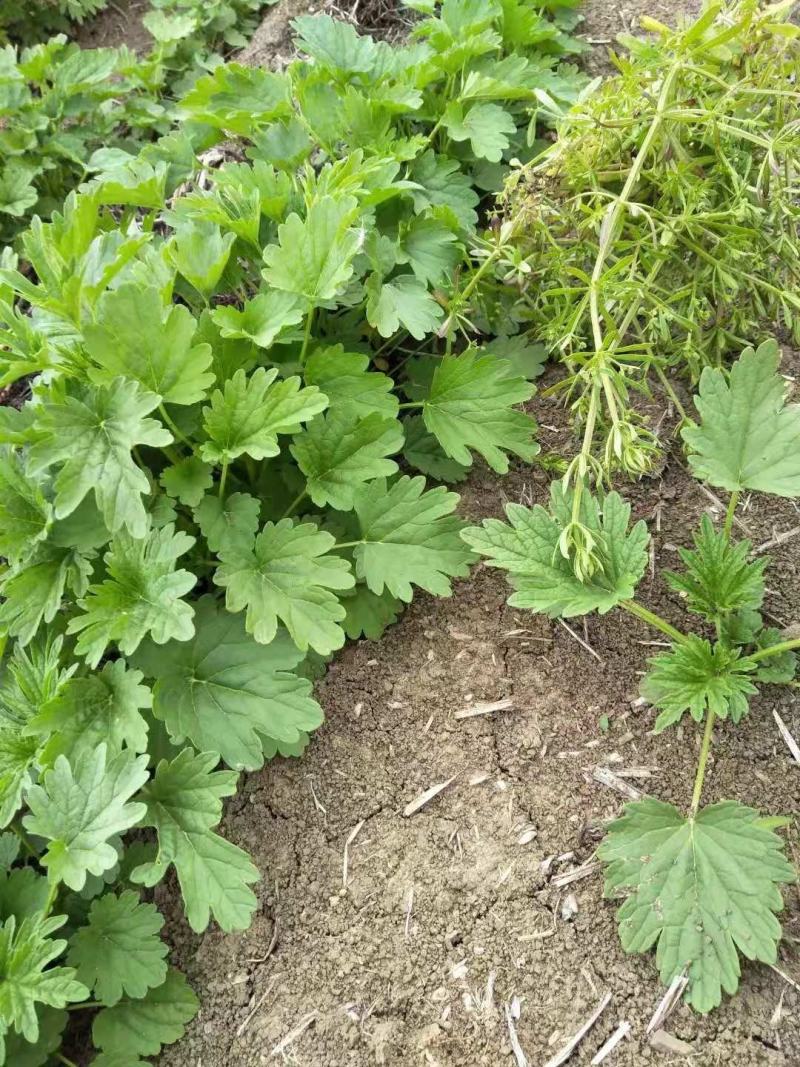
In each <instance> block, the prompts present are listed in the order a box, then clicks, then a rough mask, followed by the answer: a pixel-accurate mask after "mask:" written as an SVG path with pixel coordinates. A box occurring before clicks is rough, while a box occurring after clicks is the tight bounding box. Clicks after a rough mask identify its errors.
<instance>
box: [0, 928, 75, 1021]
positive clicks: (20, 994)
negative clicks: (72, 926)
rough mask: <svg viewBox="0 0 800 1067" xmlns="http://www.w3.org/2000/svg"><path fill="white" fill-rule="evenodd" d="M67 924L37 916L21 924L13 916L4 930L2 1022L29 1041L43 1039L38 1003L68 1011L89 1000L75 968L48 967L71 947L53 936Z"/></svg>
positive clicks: (0, 945) (0, 931)
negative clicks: (40, 1034)
mask: <svg viewBox="0 0 800 1067" xmlns="http://www.w3.org/2000/svg"><path fill="white" fill-rule="evenodd" d="M65 921H66V917H65V916H63V915H57V916H54V917H52V918H49V919H43V918H42V917H41V916H38V915H37V916H35V917H32V918H29V919H23V920H22V922H20V923H18V922H17V921H16V919H15V918H14V917H13V916H12V917H11V918H10V919H6V921H5V922H4V923H3V924H2V925H1V926H0V1020H2V1021H3V1023H4V1024H5V1025H4V1027H3V1029H4V1030H5V1029H8V1028H12V1027H13V1029H14V1030H16V1032H17V1033H18V1034H20V1035H21V1036H22V1037H23V1038H24V1039H25V1040H26V1041H30V1042H36V1041H38V1040H39V1020H38V1017H37V1012H36V1005H37V1004H45V1005H47V1006H49V1007H51V1008H64V1007H66V1005H67V1004H70V1003H74V1002H76V1001H80V1000H86V998H87V997H88V996H89V990H88V989H87V988H86V986H85V985H83V984H82V983H81V982H79V981H77V979H76V977H75V971H74V970H73V969H72V968H71V967H50V966H49V964H50V963H52V961H53V960H54V959H57V958H58V957H59V956H60V955H61V953H62V952H63V951H64V949H65V948H66V947H67V942H66V941H63V940H60V939H58V940H56V939H53V938H51V937H50V934H52V933H54V932H55V931H56V930H58V929H59V928H60V927H61V926H63V925H64V923H65Z"/></svg>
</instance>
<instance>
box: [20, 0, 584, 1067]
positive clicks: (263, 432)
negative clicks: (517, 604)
mask: <svg viewBox="0 0 800 1067" xmlns="http://www.w3.org/2000/svg"><path fill="white" fill-rule="evenodd" d="M573 23H574V17H571V16H570V15H569V14H568V13H567V14H564V13H563V9H560V13H559V15H558V17H557V20H556V21H550V20H548V19H547V18H545V17H544V16H543V15H539V14H535V13H532V12H531V11H530V10H529V9H528V8H527V6H524V5H522V4H517V3H516V0H504V2H503V3H502V4H500V3H497V4H493V5H485V4H483V3H481V4H480V5H476V4H474V3H472V2H471V0H448V2H447V3H445V4H444V5H443V6H442V8H441V10H440V11H439V12H437V13H436V14H433V15H431V16H430V17H427V18H423V19H421V20H420V21H419V22H418V23H417V24H416V27H415V30H414V40H413V41H412V42H411V43H409V44H407V45H405V46H403V47H397V48H392V47H389V46H388V45H386V44H383V43H378V42H375V41H373V40H372V39H370V38H367V37H361V36H359V35H358V34H357V33H356V31H355V30H354V29H353V28H352V27H351V26H349V25H346V24H342V23H337V22H335V21H334V20H333V19H331V18H329V17H318V18H310V17H307V18H301V19H299V20H298V21H297V23H296V30H297V34H298V46H299V48H300V50H301V52H302V58H300V59H298V60H297V61H295V62H294V63H292V64H291V65H290V66H289V68H288V69H287V70H286V71H285V72H283V73H273V72H269V71H265V70H251V69H247V68H244V67H241V66H238V65H236V64H230V65H224V66H219V67H217V68H216V69H215V70H213V72H211V73H209V74H207V75H206V76H204V77H202V78H200V79H199V80H198V81H197V82H196V83H195V85H194V86H193V88H192V89H191V90H190V91H189V92H188V93H187V95H186V96H185V97H184V99H183V100H182V102H181V104H180V113H181V119H182V122H181V126H180V130H179V132H178V131H176V132H173V133H170V134H168V135H167V136H165V137H164V138H162V139H160V140H158V141H155V142H153V143H151V144H148V145H147V146H146V147H145V148H144V149H143V150H142V151H141V152H140V153H138V154H134V153H133V152H132V151H126V147H125V146H124V145H121V144H117V145H114V146H113V147H111V148H106V149H104V150H103V152H102V153H100V154H99V158H98V159H96V164H97V176H96V177H95V178H93V179H92V180H91V181H89V182H88V183H86V184H84V185H83V186H82V187H81V190H80V191H79V192H76V193H72V194H71V195H70V196H69V197H68V198H67V201H66V203H65V205H64V207H63V209H61V210H59V211H55V212H54V213H53V215H52V218H51V220H50V221H43V220H41V219H39V218H36V219H34V222H33V225H32V226H31V228H30V229H29V230H28V231H27V232H26V233H25V234H23V235H22V238H21V242H20V255H21V258H22V263H23V266H24V269H17V268H16V267H15V266H14V265H13V264H12V263H11V262H10V261H9V259H8V257H6V266H5V267H4V268H3V269H2V271H0V320H2V322H3V326H4V331H5V332H4V335H3V340H4V347H5V351H4V352H3V355H2V361H1V363H2V379H1V380H2V382H3V383H6V384H7V383H11V382H14V381H16V380H18V379H20V378H22V377H27V376H30V377H31V379H32V380H31V392H32V396H31V399H30V400H29V401H28V402H27V403H26V404H25V406H24V407H23V408H22V410H19V411H17V410H15V409H13V408H3V409H0V444H2V451H1V453H0V485H1V486H2V492H0V553H1V554H2V556H3V557H4V558H5V560H6V561H7V564H6V566H5V568H4V570H3V573H2V577H1V578H0V597H2V604H1V605H0V627H2V630H3V633H4V634H5V635H6V640H7V648H6V654H5V670H4V674H3V683H2V686H0V822H2V825H3V826H5V827H9V828H10V830H11V831H12V833H11V834H9V835H7V836H6V837H4V838H2V839H0V840H2V842H4V844H3V848H2V853H1V854H0V855H1V858H2V865H3V867H4V870H5V873H4V874H3V875H2V877H4V878H5V879H6V883H7V885H8V887H9V888H8V890H7V892H6V894H5V896H4V897H3V902H4V903H3V911H2V914H0V920H2V922H3V926H2V931H1V932H0V1020H1V1025H0V1030H1V1031H2V1032H3V1033H5V1060H3V1059H2V1057H0V1062H6V1063H9V1064H11V1063H16V1062H18V1060H17V1057H18V1056H20V1055H22V1052H21V1050H23V1049H24V1050H25V1054H26V1055H27V1057H28V1058H27V1060H26V1062H29V1063H30V1064H32V1065H36V1064H43V1063H45V1062H46V1061H47V1059H48V1056H49V1055H50V1053H51V1051H53V1050H54V1049H57V1048H58V1047H59V1042H60V1034H61V1032H62V1030H63V1028H64V1024H65V1019H66V1013H65V1011H64V1010H63V1009H65V1008H66V1007H68V1006H69V1005H70V1004H86V1005H89V1006H92V1007H94V1008H96V1009H97V1011H96V1013H95V1014H94V1017H93V1021H92V1037H93V1040H94V1044H95V1046H96V1047H97V1049H99V1050H101V1052H100V1055H99V1057H98V1059H97V1060H95V1061H94V1062H95V1063H97V1064H99V1065H105V1067H110V1065H112V1064H117V1065H120V1064H123V1063H124V1065H125V1067H128V1065H129V1064H130V1065H133V1064H136V1063H138V1062H139V1060H140V1057H143V1056H151V1055H155V1054H157V1053H158V1051H159V1049H160V1047H161V1045H163V1044H165V1043H167V1042H169V1041H172V1040H175V1039H176V1038H177V1037H178V1036H180V1033H181V1032H182V1029H183V1026H184V1025H185V1023H186V1021H187V1020H188V1019H189V1018H191V1017H192V1015H193V1014H194V1011H195V1009H196V1002H195V1000H194V997H193V995H192V994H191V992H190V991H189V990H188V989H187V987H186V983H185V981H184V980H183V979H182V977H181V976H180V975H178V974H177V973H176V972H174V971H171V970H169V969H168V968H167V965H166V962H165V958H166V950H165V946H164V945H163V944H162V943H161V941H160V938H159V930H160V928H161V923H162V920H161V918H160V916H159V915H158V913H157V911H156V909H155V908H154V906H153V905H152V904H151V903H149V902H147V900H146V899H145V900H143V899H142V896H141V893H142V887H152V886H154V885H156V884H157V883H158V882H159V881H161V880H162V879H163V878H164V877H166V876H167V875H168V874H169V872H170V871H171V870H173V869H174V873H175V875H176V876H177V881H178V883H179V886H180V891H181V894H182V897H183V901H184V905H185V911H186V915H187V918H188V921H189V924H190V925H191V927H192V928H193V929H194V930H197V931H201V930H203V929H205V928H206V926H207V925H208V923H209V922H210V921H211V920H212V919H213V920H215V921H216V922H217V923H218V924H219V925H220V926H221V927H222V928H223V929H224V930H234V929H241V928H243V927H245V926H247V924H248V923H249V921H250V918H251V915H252V913H253V910H254V908H255V907H256V905H257V899H256V896H255V894H254V892H253V889H252V885H253V883H254V882H255V881H256V878H257V872H256V870H255V868H254V867H253V865H252V863H251V862H250V860H249V858H248V857H247V855H246V854H245V853H244V852H243V851H242V850H241V849H239V848H237V847H236V846H234V845H233V844H230V843H228V842H227V841H226V840H225V839H224V838H223V837H221V836H220V835H219V834H218V832H217V831H216V827H217V824H218V823H219V821H220V818H221V812H222V798H223V797H225V796H227V795H229V794H231V793H232V792H233V791H234V790H235V785H236V779H237V772H239V771H241V770H251V769H254V768H257V767H260V766H261V765H262V764H263V762H264V760H265V759H268V758H270V757H271V756H274V755H275V754H276V753H281V754H284V755H296V754H299V753H300V752H301V751H302V749H303V747H304V745H305V744H306V741H307V737H308V733H309V731H311V730H313V729H315V728H316V727H317V726H318V725H319V723H320V722H321V719H322V713H321V710H320V708H319V706H318V705H317V703H316V701H315V700H314V699H313V696H312V692H311V683H310V681H309V677H311V676H313V675H314V674H315V673H317V672H318V671H319V670H320V669H321V666H322V664H323V662H324V660H325V659H326V658H327V657H328V656H330V654H331V653H332V652H333V651H334V650H335V649H337V648H340V647H341V646H342V644H343V643H344V641H345V640H346V638H347V637H352V638H356V637H359V636H362V635H366V636H368V637H376V636H377V635H379V634H380V633H381V631H382V630H383V628H384V627H385V626H386V625H387V624H388V623H390V622H391V621H393V620H394V619H395V617H396V616H397V614H398V613H399V611H400V610H401V609H402V607H403V605H404V604H406V603H408V602H409V601H410V600H411V599H412V597H413V595H414V592H415V590H416V589H425V590H427V591H429V592H431V593H434V594H436V595H448V594H449V592H450V583H451V580H452V579H453V578H455V577H460V576H464V575H466V573H467V571H468V567H469V564H470V562H471V560H472V559H473V553H472V552H471V550H470V549H469V548H468V547H467V545H466V544H465V543H464V542H463V541H462V540H461V538H460V536H459V532H460V529H461V526H462V524H461V522H460V521H459V520H458V519H457V518H456V517H455V516H454V514H453V512H454V509H455V506H456V503H457V501H458V497H457V496H456V495H455V494H454V493H451V492H449V491H448V490H447V489H446V488H445V487H443V486H434V487H431V486H429V485H428V484H427V483H426V481H425V477H424V476H423V475H427V476H429V477H431V478H433V479H435V480H444V481H447V480H458V479H460V478H462V477H464V474H465V471H466V470H467V469H468V467H469V465H470V464H471V463H472V462H473V458H474V456H475V455H479V456H482V457H484V458H485V459H486V460H487V462H488V463H489V464H490V465H491V466H492V467H493V468H494V469H495V470H498V471H503V470H505V469H507V466H508V456H509V454H511V455H515V456H520V457H522V458H523V459H531V458H532V457H533V456H534V455H535V453H536V451H537V445H536V443H535V440H534V431H535V423H534V421H533V419H532V418H530V417H529V416H528V415H526V414H524V413H523V412H522V411H520V410H518V405H519V404H520V403H522V402H523V401H526V400H527V399H529V398H530V396H531V395H532V393H533V386H532V385H531V384H530V380H529V379H530V378H532V377H533V376H535V375H536V374H538V373H539V372H540V370H541V359H542V353H541V351H540V350H539V349H536V348H531V347H529V346H527V345H526V344H525V343H524V342H520V341H518V340H515V339H513V338H504V339H502V340H501V341H500V342H499V347H498V343H495V344H494V345H487V346H486V347H485V348H480V347H476V346H475V345H468V346H464V345H463V344H461V343H459V344H458V345H456V341H458V340H459V338H460V337H461V336H463V335H469V336H476V328H475V327H474V326H473V324H472V323H471V321H470V317H469V316H470V309H471V306H472V303H471V301H472V297H473V294H474V293H475V292H476V291H477V289H478V288H479V286H480V284H481V280H482V277H486V275H487V273H488V271H486V269H485V266H484V265H485V264H486V262H487V258H486V252H487V249H491V248H492V247H493V246H496V245H497V244H498V243H499V242H502V241H503V240H504V239H505V237H504V233H503V231H494V230H493V231H490V232H488V233H487V234H486V235H485V236H484V235H481V233H480V231H479V229H478V223H479V214H478V210H479V208H480V206H481V197H482V195H483V193H484V191H485V190H487V189H488V188H491V183H492V182H493V181H497V180H498V178H499V177H500V176H501V175H502V172H503V169H504V168H505V167H507V164H508V159H509V158H510V156H511V155H512V154H517V155H524V154H525V153H526V152H529V151H531V148H530V146H529V144H528V142H529V140H532V139H533V138H532V137H530V136H529V127H530V124H531V112H532V110H535V111H538V110H539V104H540V97H541V96H542V95H544V96H545V97H546V98H547V100H549V101H551V103H552V106H554V107H555V106H558V105H557V100H561V101H562V102H564V103H566V102H569V100H571V99H573V98H574V97H575V95H576V94H577V92H578V91H579V89H580V87H581V85H582V84H583V79H582V78H581V77H579V76H578V75H577V74H576V72H575V71H574V70H573V69H572V68H569V67H563V68H557V66H556V64H557V60H558V56H559V55H560V54H562V53H563V52H564V51H565V50H568V49H571V48H573V47H576V46H574V45H573V44H572V42H571V41H570V39H569V38H568V37H567V36H566V34H565V27H566V26H568V25H571V24H573ZM217 142H224V146H223V147H221V148H215V149H214V150H213V151H211V152H209V151H208V149H209V148H211V147H212V146H214V145H215V144H216V143H217ZM198 150H205V154H204V155H203V157H202V160H201V161H200V162H198V160H197V159H196V155H195V153H196V151H198ZM212 158H213V160H214V163H215V164H216V166H212V165H211V164H210V162H209V160H211V159H212ZM482 272H483V273H482ZM501 355H502V356H504V357H507V358H501ZM418 472H421V473H418ZM142 828H146V831H147V832H144V833H143V832H142ZM59 929H61V930H63V936H61V937H54V936H53V935H54V933H55V932H56V930H59ZM3 945H5V946H6V947H5V949H4V948H3V947H2V946H3ZM12 961H22V962H21V963H19V964H18V963H17V962H13V963H12ZM17 966H20V967H22V968H23V970H22V971H20V972H19V974H17V971H16V970H15V967H17ZM3 990H6V991H7V992H8V995H7V996H5V995H4V994H3Z"/></svg>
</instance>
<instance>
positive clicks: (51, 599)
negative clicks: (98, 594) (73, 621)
mask: <svg viewBox="0 0 800 1067" xmlns="http://www.w3.org/2000/svg"><path fill="white" fill-rule="evenodd" d="M91 573H92V563H91V561H90V560H89V559H87V557H85V556H83V555H81V554H80V552H76V551H73V550H71V549H69V548H61V547H59V546H58V545H54V544H51V543H49V542H44V543H40V544H38V545H36V546H35V547H34V550H33V552H32V553H31V554H30V556H28V557H27V558H26V559H24V560H22V561H21V562H19V563H18V564H16V566H14V567H12V568H11V569H10V570H9V571H8V573H7V574H6V575H5V577H4V578H3V580H2V583H1V584H0V594H2V596H3V602H2V603H1V604H0V626H2V627H3V628H4V629H5V631H6V633H8V634H9V635H10V636H11V637H16V638H17V640H18V641H19V642H20V644H22V645H26V644H28V642H29V641H31V640H32V639H33V637H34V636H35V635H36V632H37V631H38V629H39V627H40V626H41V625H42V623H43V622H52V621H53V619H54V618H55V617H56V614H57V613H58V611H59V609H60V607H61V601H62V598H63V597H64V594H65V593H66V591H67V589H69V590H70V592H71V593H73V594H74V595H75V596H78V597H80V596H83V595H84V593H85V592H86V590H87V588H88V585H89V578H90V576H91Z"/></svg>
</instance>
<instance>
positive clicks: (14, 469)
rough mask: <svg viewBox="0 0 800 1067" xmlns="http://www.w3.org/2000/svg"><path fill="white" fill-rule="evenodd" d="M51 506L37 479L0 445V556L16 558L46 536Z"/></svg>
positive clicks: (50, 520) (13, 454) (11, 453)
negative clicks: (31, 476) (27, 472)
mask: <svg viewBox="0 0 800 1067" xmlns="http://www.w3.org/2000/svg"><path fill="white" fill-rule="evenodd" d="M51 522H52V507H51V506H50V504H49V503H48V502H47V500H46V499H45V496H44V494H43V492H42V490H41V487H40V486H39V484H38V482H37V481H36V480H34V479H33V478H28V477H26V476H25V471H24V469H23V467H22V463H21V461H20V459H19V458H18V457H17V455H16V454H15V453H14V452H12V451H11V449H8V448H0V556H3V557H5V559H7V560H11V561H12V562H13V561H14V560H17V559H19V558H20V557H22V556H26V555H28V554H29V553H30V551H31V549H32V548H33V546H34V545H35V544H36V543H37V542H38V541H41V540H43V539H44V538H45V537H46V536H47V532H48V530H49V528H50V524H51Z"/></svg>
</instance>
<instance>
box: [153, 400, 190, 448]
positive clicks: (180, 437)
mask: <svg viewBox="0 0 800 1067" xmlns="http://www.w3.org/2000/svg"><path fill="white" fill-rule="evenodd" d="M158 413H159V415H160V416H161V418H162V419H163V420H164V422H165V423H166V424H167V426H168V427H169V429H170V431H171V432H172V434H173V436H174V437H175V440H176V441H180V442H181V443H182V444H184V445H186V446H187V447H188V448H190V449H191V448H192V442H191V441H190V440H189V438H188V437H187V436H186V434H185V433H182V432H181V431H180V430H179V429H178V427H177V426H176V425H175V422H174V420H173V418H172V416H171V415H170V414H169V412H168V411H167V409H166V407H165V406H164V405H163V404H159V405H158Z"/></svg>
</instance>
